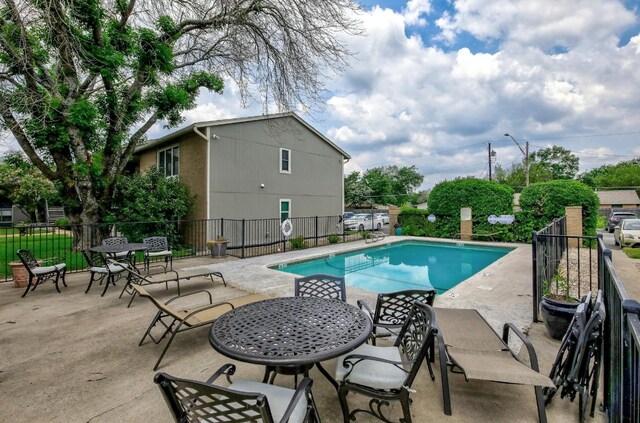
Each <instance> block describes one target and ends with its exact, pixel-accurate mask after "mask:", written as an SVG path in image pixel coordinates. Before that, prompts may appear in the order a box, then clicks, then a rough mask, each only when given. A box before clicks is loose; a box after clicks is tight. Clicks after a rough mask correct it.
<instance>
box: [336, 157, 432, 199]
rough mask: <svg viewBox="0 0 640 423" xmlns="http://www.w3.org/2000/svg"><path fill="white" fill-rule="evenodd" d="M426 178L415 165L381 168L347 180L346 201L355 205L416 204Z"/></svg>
mask: <svg viewBox="0 0 640 423" xmlns="http://www.w3.org/2000/svg"><path fill="white" fill-rule="evenodd" d="M423 180H424V176H423V175H421V174H420V172H418V169H417V168H416V167H415V166H404V167H398V166H381V167H374V168H371V169H367V170H366V171H364V172H363V173H362V175H360V173H359V172H352V173H350V174H349V175H348V176H347V177H345V187H344V196H345V202H346V203H347V204H350V205H353V206H362V205H368V206H373V205H374V204H395V205H398V206H401V205H403V204H405V203H407V202H414V201H415V198H416V194H415V193H414V192H413V191H414V190H415V189H416V188H418V187H419V186H420V185H421V184H422V181H423Z"/></svg>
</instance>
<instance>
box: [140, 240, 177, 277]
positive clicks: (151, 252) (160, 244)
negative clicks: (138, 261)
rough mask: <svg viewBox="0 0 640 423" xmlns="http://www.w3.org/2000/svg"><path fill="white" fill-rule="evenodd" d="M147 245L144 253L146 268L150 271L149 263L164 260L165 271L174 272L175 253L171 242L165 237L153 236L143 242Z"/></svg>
mask: <svg viewBox="0 0 640 423" xmlns="http://www.w3.org/2000/svg"><path fill="white" fill-rule="evenodd" d="M142 243H143V244H145V245H147V249H146V250H145V251H144V268H145V271H147V272H148V271H149V263H150V262H151V260H152V259H154V258H159V257H160V258H162V257H163V258H164V263H165V265H164V266H163V267H164V270H165V271H167V270H173V252H172V251H171V247H170V246H169V241H168V240H167V237H165V236H152V237H149V238H145V239H143V240H142Z"/></svg>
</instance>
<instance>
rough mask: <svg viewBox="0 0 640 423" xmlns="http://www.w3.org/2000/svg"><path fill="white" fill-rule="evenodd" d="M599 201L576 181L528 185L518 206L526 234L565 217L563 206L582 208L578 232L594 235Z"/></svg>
mask: <svg viewBox="0 0 640 423" xmlns="http://www.w3.org/2000/svg"><path fill="white" fill-rule="evenodd" d="M599 205H600V201H599V200H598V196H597V195H596V194H595V192H594V191H593V189H591V188H589V186H588V185H585V184H583V183H582V182H579V181H568V180H557V181H550V182H540V183H537V184H532V185H530V186H528V187H526V188H525V189H523V190H522V193H521V194H520V207H521V208H522V214H523V215H524V216H523V217H522V220H523V221H526V225H527V226H526V228H524V229H522V228H521V232H526V231H528V239H527V242H530V241H531V231H533V230H535V231H538V230H540V229H542V228H544V227H545V226H547V225H548V224H549V223H551V222H552V221H553V220H554V219H557V218H559V217H561V216H564V215H565V207H567V206H581V207H582V230H583V233H584V235H595V233H596V225H597V221H598V207H599Z"/></svg>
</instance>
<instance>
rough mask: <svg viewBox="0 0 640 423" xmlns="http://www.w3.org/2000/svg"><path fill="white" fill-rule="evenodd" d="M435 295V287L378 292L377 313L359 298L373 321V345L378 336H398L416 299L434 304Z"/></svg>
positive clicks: (361, 305) (363, 308)
mask: <svg viewBox="0 0 640 423" xmlns="http://www.w3.org/2000/svg"><path fill="white" fill-rule="evenodd" d="M435 297H436V291H435V290H434V289H429V290H420V289H412V290H406V291H397V292H389V293H385V294H378V298H377V300H376V308H375V313H374V312H372V311H371V309H370V308H369V306H368V305H367V303H365V302H364V301H363V300H358V307H360V310H362V311H364V312H365V313H367V314H368V315H369V317H370V318H371V321H372V322H373V332H372V343H373V345H376V339H377V338H383V337H389V336H398V332H399V331H400V329H402V326H403V325H404V321H405V319H406V318H407V315H408V314H409V311H410V310H411V306H412V305H413V302H414V301H418V302H421V303H424V304H428V305H430V306H433V300H434V299H435Z"/></svg>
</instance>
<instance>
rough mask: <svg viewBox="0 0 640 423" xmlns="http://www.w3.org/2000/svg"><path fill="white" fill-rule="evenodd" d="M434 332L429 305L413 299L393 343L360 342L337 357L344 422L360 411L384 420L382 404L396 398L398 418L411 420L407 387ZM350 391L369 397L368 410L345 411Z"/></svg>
mask: <svg viewBox="0 0 640 423" xmlns="http://www.w3.org/2000/svg"><path fill="white" fill-rule="evenodd" d="M435 332H436V329H435V328H434V327H433V314H432V309H431V307H430V306H429V305H427V304H423V303H420V302H414V303H413V305H412V307H411V310H410V312H409V314H408V316H407V318H406V319H405V322H404V325H403V326H402V329H401V330H400V332H399V334H398V337H397V339H396V341H395V343H394V344H393V346H391V347H380V346H374V345H369V344H363V345H361V346H360V347H358V348H356V349H355V350H354V351H352V352H350V353H349V354H346V355H344V356H342V357H340V358H338V362H337V364H336V380H337V381H338V382H339V384H340V385H339V388H338V398H339V399H340V406H341V407H342V415H343V418H344V422H345V423H348V422H349V421H350V420H355V415H356V413H360V412H364V413H367V414H371V415H373V416H375V417H377V418H379V419H380V420H383V421H385V422H388V421H389V418H388V416H385V415H384V414H383V410H382V408H383V406H388V405H389V401H399V402H400V404H401V406H402V413H403V420H402V421H403V422H405V423H411V410H410V403H411V399H410V394H411V392H413V391H412V389H411V386H412V384H413V381H414V380H415V377H416V375H417V373H418V370H419V369H420V365H421V364H422V362H423V361H425V359H426V357H427V350H428V348H429V345H430V338H431V337H432V336H434V335H435ZM352 391H353V392H356V393H359V394H362V395H366V396H368V397H371V398H372V399H371V401H370V402H369V409H355V410H353V411H351V412H350V411H349V404H348V401H347V395H348V394H349V393H350V392H352Z"/></svg>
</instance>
